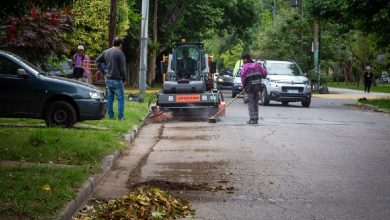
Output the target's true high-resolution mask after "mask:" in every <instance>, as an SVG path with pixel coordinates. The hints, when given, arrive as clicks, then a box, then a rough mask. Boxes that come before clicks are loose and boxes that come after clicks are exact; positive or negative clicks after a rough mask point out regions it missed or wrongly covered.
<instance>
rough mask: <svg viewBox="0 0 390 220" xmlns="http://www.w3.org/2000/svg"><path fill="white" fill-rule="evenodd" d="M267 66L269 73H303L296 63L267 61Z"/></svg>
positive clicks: (299, 74)
mask: <svg viewBox="0 0 390 220" xmlns="http://www.w3.org/2000/svg"><path fill="white" fill-rule="evenodd" d="M266 67H267V71H268V74H269V75H294V76H301V75H302V73H301V70H300V69H299V68H298V66H297V65H295V64H294V63H271V62H267V64H266Z"/></svg>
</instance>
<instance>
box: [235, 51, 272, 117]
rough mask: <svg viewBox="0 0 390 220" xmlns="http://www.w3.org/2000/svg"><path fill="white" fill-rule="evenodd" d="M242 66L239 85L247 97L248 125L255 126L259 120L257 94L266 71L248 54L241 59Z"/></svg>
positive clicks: (258, 97)
mask: <svg viewBox="0 0 390 220" xmlns="http://www.w3.org/2000/svg"><path fill="white" fill-rule="evenodd" d="M241 58H242V60H243V63H244V65H243V66H242V70H241V83H242V86H243V87H244V90H245V93H246V94H247V95H248V110H249V121H248V122H247V123H248V124H257V123H258V120H259V100H260V95H259V92H260V90H261V78H265V77H266V76H267V70H266V69H265V68H264V67H262V66H261V65H260V64H258V63H256V62H254V61H253V60H251V57H250V55H249V54H244V55H243V56H242V57H241Z"/></svg>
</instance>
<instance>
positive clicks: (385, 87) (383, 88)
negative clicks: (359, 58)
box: [326, 82, 390, 93]
mask: <svg viewBox="0 0 390 220" xmlns="http://www.w3.org/2000/svg"><path fill="white" fill-rule="evenodd" d="M326 86H328V87H335V88H344V89H353V90H362V91H364V83H359V84H358V83H355V82H352V83H346V82H331V83H326ZM371 92H382V93H390V84H389V83H386V84H382V83H381V84H377V85H373V86H371Z"/></svg>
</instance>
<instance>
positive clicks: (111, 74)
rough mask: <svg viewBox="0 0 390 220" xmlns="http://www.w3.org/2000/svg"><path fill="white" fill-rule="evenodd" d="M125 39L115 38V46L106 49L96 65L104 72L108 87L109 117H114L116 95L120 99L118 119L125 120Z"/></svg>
mask: <svg viewBox="0 0 390 220" xmlns="http://www.w3.org/2000/svg"><path fill="white" fill-rule="evenodd" d="M122 44H123V40H122V39H120V38H115V39H114V41H113V47H111V48H110V49H107V50H105V51H104V52H103V53H102V54H100V55H99V57H98V58H97V59H96V65H97V66H98V68H99V69H100V71H102V72H103V74H104V78H105V83H106V87H107V100H108V107H107V108H108V109H107V111H108V117H109V118H110V119H114V109H113V103H114V96H115V95H116V96H117V99H118V120H123V117H124V115H123V114H124V108H125V95H124V93H125V91H124V86H125V84H126V76H127V75H126V59H125V55H124V54H123V52H122Z"/></svg>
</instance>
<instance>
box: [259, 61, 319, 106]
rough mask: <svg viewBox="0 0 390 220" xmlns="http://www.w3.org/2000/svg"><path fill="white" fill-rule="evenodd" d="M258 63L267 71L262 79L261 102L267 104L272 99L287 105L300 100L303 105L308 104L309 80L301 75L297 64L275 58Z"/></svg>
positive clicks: (309, 95)
mask: <svg viewBox="0 0 390 220" xmlns="http://www.w3.org/2000/svg"><path fill="white" fill-rule="evenodd" d="M260 63H262V64H263V65H264V66H265V67H266V68H267V71H268V75H267V78H266V79H263V80H262V84H263V89H262V91H261V94H260V103H261V104H263V105H268V104H269V102H270V101H271V100H272V101H278V102H282V104H283V105H288V103H289V102H301V103H302V106H303V107H309V106H310V102H311V84H310V80H309V79H308V78H307V77H306V76H304V75H303V73H302V71H301V69H300V68H299V66H298V64H296V63H295V62H289V61H275V60H265V61H262V62H260Z"/></svg>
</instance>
